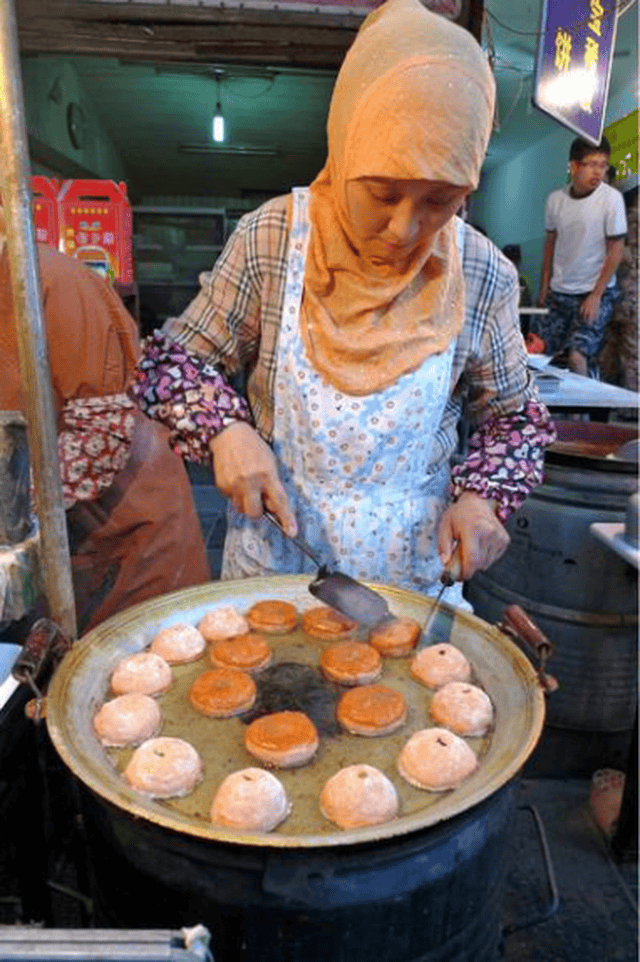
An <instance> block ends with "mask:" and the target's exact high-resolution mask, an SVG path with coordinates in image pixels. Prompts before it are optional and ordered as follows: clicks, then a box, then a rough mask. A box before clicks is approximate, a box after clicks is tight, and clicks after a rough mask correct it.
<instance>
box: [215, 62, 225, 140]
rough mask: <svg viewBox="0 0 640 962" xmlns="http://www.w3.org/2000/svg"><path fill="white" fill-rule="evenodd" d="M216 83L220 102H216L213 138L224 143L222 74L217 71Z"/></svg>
mask: <svg viewBox="0 0 640 962" xmlns="http://www.w3.org/2000/svg"><path fill="white" fill-rule="evenodd" d="M216 84H217V86H218V102H217V103H216V112H215V114H214V117H213V130H212V133H213V139H214V141H215V143H216V144H222V143H224V138H225V130H224V117H223V116H222V108H221V106H220V74H219V73H217V72H216Z"/></svg>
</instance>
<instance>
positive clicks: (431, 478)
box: [222, 188, 467, 607]
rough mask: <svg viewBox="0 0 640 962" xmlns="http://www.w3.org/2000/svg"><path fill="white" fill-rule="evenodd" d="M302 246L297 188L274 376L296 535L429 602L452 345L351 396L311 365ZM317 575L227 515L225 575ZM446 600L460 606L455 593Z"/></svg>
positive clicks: (276, 538) (334, 560)
mask: <svg viewBox="0 0 640 962" xmlns="http://www.w3.org/2000/svg"><path fill="white" fill-rule="evenodd" d="M308 240H309V220H308V216H307V190H306V188H300V189H294V191H293V224H292V229H291V236H290V241H289V252H288V264H287V278H286V285H285V297H284V304H283V316H282V327H281V331H280V338H279V344H278V358H277V368H276V376H275V420H274V438H273V450H274V453H275V456H276V460H277V463H278V469H279V473H280V479H281V481H282V483H283V485H284V487H285V490H286V492H287V496H288V497H289V500H290V502H291V505H292V508H293V511H294V514H295V516H296V519H297V522H298V527H299V531H300V535H301V537H302V538H303V539H304V540H305V541H307V542H308V543H309V544H310V545H311V546H312V547H313V548H315V549H316V551H317V553H318V554H319V555H320V556H321V557H322V558H323V560H324V561H325V563H327V564H329V565H330V566H335V567H337V568H339V570H340V571H344V572H345V573H346V574H350V575H352V576H353V577H355V578H361V579H366V580H368V581H374V582H379V583H382V584H391V585H400V586H403V587H406V588H411V589H414V590H417V591H421V592H423V593H425V594H431V595H433V594H435V593H436V592H437V590H438V588H439V582H438V577H439V575H440V572H441V568H442V566H441V563H440V561H439V558H438V552H437V530H438V523H439V521H440V517H441V515H442V513H443V511H444V510H445V508H446V506H447V504H448V497H447V487H448V482H449V467H448V465H445V467H444V468H443V469H441V470H439V471H437V472H434V471H433V468H432V454H433V443H434V435H435V432H434V431H433V430H431V428H432V427H433V426H435V425H438V424H439V423H440V421H441V418H442V414H443V411H444V407H445V405H446V403H447V400H448V396H449V385H450V379H451V366H452V360H453V352H454V348H455V341H454V342H453V343H451V344H450V345H449V347H448V348H447V350H446V351H444V352H443V353H442V354H438V355H435V356H432V357H429V358H427V360H426V361H425V362H424V363H423V364H422V365H421V367H420V368H419V369H418V370H417V371H415V372H412V373H410V374H405V375H403V376H402V377H401V378H400V379H399V380H398V381H396V383H395V384H393V385H391V386H390V387H388V388H386V389H385V390H384V391H379V392H376V393H375V394H371V395H368V396H366V397H355V396H353V395H347V394H343V393H342V392H340V391H337V390H335V389H334V388H333V387H331V386H330V385H327V384H326V383H325V382H324V381H323V380H322V378H321V377H320V375H319V374H318V373H317V372H316V371H315V370H314V369H313V368H312V367H311V365H310V363H309V361H308V359H307V356H306V353H305V349H304V345H303V342H302V338H301V335H300V325H299V322H298V318H299V312H300V304H301V300H302V291H303V281H304V265H305V259H306V253H307V246H308ZM458 244H459V246H460V247H461V246H462V231H461V230H459V231H458ZM315 570H316V569H315V567H314V565H313V564H312V562H311V561H310V560H309V559H308V558H307V557H306V556H305V555H303V554H302V552H301V551H300V549H299V548H297V547H296V546H295V545H294V544H293V543H292V542H291V541H290V540H288V539H286V538H285V537H284V536H283V535H281V534H280V532H279V531H278V530H277V529H275V528H274V527H273V526H272V525H271V524H270V523H269V522H268V521H265V520H264V519H263V520H259V521H252V520H251V519H249V518H247V517H245V516H244V515H241V514H238V513H237V512H236V511H234V510H233V508H230V509H229V512H228V529H227V537H226V541H225V549H224V558H223V565H222V578H243V577H251V576H256V575H268V574H270V573H273V574H283V573H285V572H288V573H302V572H310V573H311V572H315ZM447 601H448V602H449V603H450V604H454V605H461V606H463V607H467V605H466V603H465V602H464V601H463V599H462V592H461V586H460V585H455V586H453V587H452V588H450V589H449V591H448V595H447Z"/></svg>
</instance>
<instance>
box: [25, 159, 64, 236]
mask: <svg viewBox="0 0 640 962" xmlns="http://www.w3.org/2000/svg"><path fill="white" fill-rule="evenodd" d="M59 190H60V181H59V180H54V179H51V180H49V178H48V177H42V176H40V175H36V176H34V177H32V178H31V193H32V196H33V202H32V205H31V206H32V210H33V223H34V226H35V229H36V240H37V242H38V244H51V246H52V247H57V246H58V240H59V237H60V235H59V234H58V191H59Z"/></svg>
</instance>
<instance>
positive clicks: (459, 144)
mask: <svg viewBox="0 0 640 962" xmlns="http://www.w3.org/2000/svg"><path fill="white" fill-rule="evenodd" d="M494 97H495V88H494V82H493V78H492V76H491V71H490V69H489V66H488V64H487V60H486V57H485V55H484V53H483V52H482V50H481V48H480V47H479V45H478V44H477V43H476V41H475V40H474V39H473V37H472V36H471V35H470V34H469V33H468V32H467V31H465V30H463V29H461V28H460V27H458V26H456V25H455V24H452V23H451V22H449V21H447V20H446V19H445V18H444V17H441V16H439V15H437V14H434V13H431V12H430V11H428V10H426V9H425V8H424V6H423V5H422V4H421V3H420V2H419V0H386V2H385V3H383V4H381V5H380V6H379V7H378V8H377V9H376V10H375V11H374V12H372V13H371V14H369V16H368V17H367V18H366V19H365V21H364V22H363V25H362V27H361V28H360V31H359V32H358V34H357V36H356V38H355V41H354V43H353V45H352V47H351V48H350V50H349V51H348V53H347V56H346V58H345V60H344V63H343V65H342V67H341V69H340V71H339V73H338V77H337V80H336V84H335V87H334V91H333V95H332V100H331V106H330V110H329V118H328V123H327V135H328V148H329V151H328V158H327V162H326V164H325V166H324V168H323V169H322V171H321V172H320V173H319V174H318V176H317V177H316V178H315V180H314V181H313V182H312V183H311V185H310V186H309V188H308V189H307V188H295V189H294V190H293V192H292V194H290V195H288V196H286V197H280V198H274V199H273V200H270V201H267V203H265V204H263V205H262V206H261V207H260V208H258V210H256V211H254V212H252V213H250V214H247V215H246V216H245V217H243V218H242V219H241V221H240V222H239V224H238V227H237V228H236V231H235V232H234V234H233V235H232V237H231V238H230V240H229V242H228V244H227V246H226V248H225V250H224V251H223V253H222V255H221V256H220V258H219V259H218V261H217V262H216V264H215V265H214V267H213V270H212V271H211V273H210V274H206V275H204V276H201V291H200V293H199V294H198V296H197V297H196V298H195V300H194V301H193V302H192V303H191V304H190V305H189V306H188V307H187V308H186V310H185V311H184V312H183V313H182V315H181V316H180V317H178V318H172V319H169V320H168V321H167V323H166V324H165V325H164V327H163V329H162V331H160V332H157V333H156V334H155V335H154V337H153V338H152V339H151V340H150V342H149V343H148V344H147V345H146V347H145V351H144V355H143V358H142V359H141V362H140V364H139V366H138V370H137V374H136V381H135V383H134V385H133V387H132V396H133V397H135V399H136V400H137V401H138V403H139V404H140V405H141V407H142V408H143V410H144V411H145V412H146V413H148V414H149V416H151V417H156V418H158V419H159V420H161V421H162V422H163V423H165V424H166V425H167V426H168V427H169V428H170V430H171V435H172V442H173V444H174V445H175V446H176V447H177V448H178V449H179V450H181V451H182V453H183V454H184V455H185V456H187V457H191V458H194V459H195V460H198V459H207V458H212V460H213V469H214V474H215V479H216V484H217V485H218V487H219V489H220V490H221V491H222V492H223V493H224V494H225V495H227V497H228V498H229V502H230V507H229V512H228V528H227V537H226V541H225V549H224V556H223V567H222V577H223V578H237V577H243V576H251V575H258V574H260V575H268V574H271V573H285V572H291V573H299V572H303V571H308V570H310V562H308V560H307V559H305V558H304V557H303V556H302V554H301V552H300V551H299V549H298V548H297V546H296V545H294V544H293V543H291V541H288V540H287V539H286V538H285V537H283V536H282V534H281V533H280V532H279V531H278V530H275V529H274V528H273V527H272V526H271V525H269V523H268V522H267V521H266V519H263V518H262V517H261V516H262V514H263V511H264V508H265V507H266V508H267V509H269V510H270V511H271V512H273V513H274V514H275V515H277V517H278V518H279V520H280V522H281V523H282V525H283V527H284V528H285V529H286V530H287V532H288V533H295V532H296V530H297V531H298V532H299V533H300V534H301V535H302V537H303V538H304V539H305V540H307V541H308V542H310V543H313V544H314V546H315V548H316V549H317V551H318V554H320V555H321V556H322V558H323V561H324V562H325V563H326V564H328V565H330V566H336V567H338V568H339V569H340V570H341V571H344V572H345V573H347V574H350V575H352V576H354V577H357V578H358V577H360V578H367V579H369V580H373V581H379V582H383V583H392V584H397V585H403V586H406V587H408V588H411V589H414V590H418V591H420V592H422V593H424V594H434V593H435V592H437V590H438V578H439V575H440V573H441V571H442V566H443V564H444V563H446V562H447V561H448V559H450V558H451V556H452V554H453V552H454V546H455V545H456V544H459V557H458V559H457V561H458V564H457V568H456V574H457V575H458V576H459V577H461V578H463V579H467V578H470V577H471V576H472V575H473V573H474V572H475V571H477V570H479V569H485V568H487V567H488V566H489V565H491V564H492V563H493V562H494V561H495V560H496V559H497V558H498V557H499V556H500V555H501V554H502V552H503V551H504V550H505V548H506V545H507V543H508V535H507V533H506V530H505V528H504V525H503V522H504V521H505V520H506V519H507V518H508V517H509V515H510V514H511V512H512V511H513V510H515V509H516V508H517V507H519V506H520V504H521V503H522V501H523V500H524V498H525V497H526V495H527V494H528V492H529V491H530V490H531V489H532V488H533V487H534V486H535V485H537V484H539V483H541V481H542V477H543V473H542V469H543V462H544V449H545V447H546V446H547V445H548V444H550V443H551V442H552V441H553V438H554V429H553V425H552V422H551V420H550V417H549V412H548V411H547V409H546V408H545V406H544V404H542V403H541V401H540V398H539V397H538V394H537V391H536V388H535V385H534V384H533V381H532V378H531V376H530V374H529V372H528V370H527V357H526V351H525V348H524V343H523V340H522V335H521V331H520V327H519V320H518V296H519V289H518V278H517V274H516V271H515V269H514V267H513V265H512V264H511V263H510V262H509V261H508V260H507V258H506V257H504V255H502V254H501V252H500V251H498V250H497V248H496V247H495V246H494V245H493V244H492V243H491V241H489V240H488V238H486V237H483V236H482V235H481V234H479V233H478V232H477V231H475V230H473V229H472V228H471V227H469V226H468V225H467V224H465V223H464V222H463V221H462V220H461V219H460V218H458V217H457V216H456V213H457V211H459V210H460V209H461V207H462V205H463V203H464V201H465V198H466V197H467V195H468V194H469V193H470V192H471V191H472V190H474V189H475V188H476V187H477V185H478V181H479V177H480V169H481V166H482V162H483V159H484V156H485V152H486V148H487V143H488V140H489V136H490V132H491V126H492V121H493V110H494ZM238 371H244V372H246V373H247V382H246V383H247V393H246V399H245V398H242V397H240V396H239V395H238V394H237V393H236V392H235V391H233V389H232V387H231V383H230V380H229V377H230V375H234V374H236V373H237V372H238ZM463 419H464V420H465V422H466V423H467V424H468V426H469V429H470V435H469V442H468V446H467V449H466V450H464V451H460V450H459V446H458V441H459V435H458V428H459V425H460V424H461V421H462V420H463ZM458 455H460V456H459V457H457V456H458ZM456 460H457V462H458V463H456ZM450 590H451V594H450V596H449V597H450V600H451V601H452V602H453V603H454V604H460V605H462V604H463V603H464V601H463V598H462V592H461V588H460V585H458V586H457V587H456V589H450Z"/></svg>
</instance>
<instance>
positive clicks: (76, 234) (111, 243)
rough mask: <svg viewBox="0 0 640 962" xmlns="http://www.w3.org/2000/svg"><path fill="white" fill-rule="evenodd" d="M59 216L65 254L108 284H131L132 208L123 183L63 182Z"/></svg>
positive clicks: (102, 181)
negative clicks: (100, 276) (94, 272)
mask: <svg viewBox="0 0 640 962" xmlns="http://www.w3.org/2000/svg"><path fill="white" fill-rule="evenodd" d="M58 216H59V218H60V250H61V251H62V252H63V253H64V254H69V255H70V256H71V257H77V258H78V260H81V261H84V263H85V264H86V265H87V266H88V267H91V268H93V270H95V271H97V272H98V273H99V274H103V275H104V276H105V277H110V278H111V280H114V281H119V282H120V283H121V284H132V283H133V258H132V253H131V235H132V218H131V205H130V204H129V199H128V197H127V185H126V184H125V183H124V181H121V182H120V183H119V184H116V183H115V181H113V180H65V181H64V183H63V184H62V187H61V189H60V192H59V194H58Z"/></svg>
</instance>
